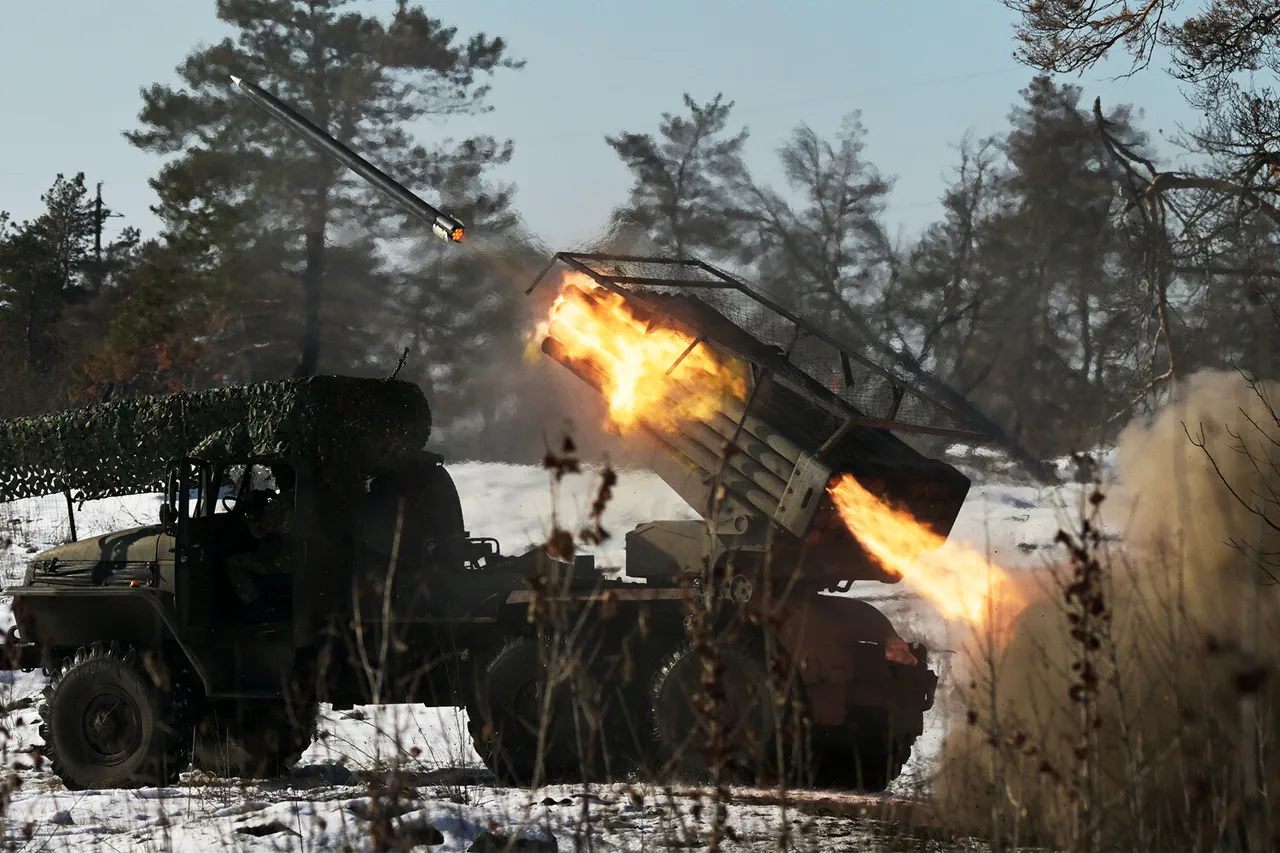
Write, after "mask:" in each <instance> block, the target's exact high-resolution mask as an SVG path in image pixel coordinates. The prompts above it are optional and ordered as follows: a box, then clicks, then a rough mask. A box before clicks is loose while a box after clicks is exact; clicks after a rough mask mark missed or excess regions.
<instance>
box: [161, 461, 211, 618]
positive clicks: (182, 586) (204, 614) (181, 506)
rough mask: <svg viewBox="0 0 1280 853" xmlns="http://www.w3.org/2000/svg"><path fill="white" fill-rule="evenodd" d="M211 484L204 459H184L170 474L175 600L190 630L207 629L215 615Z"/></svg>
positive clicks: (168, 501)
mask: <svg viewBox="0 0 1280 853" xmlns="http://www.w3.org/2000/svg"><path fill="white" fill-rule="evenodd" d="M211 480H212V469H211V466H210V465H209V463H208V462H206V461H204V460H203V459H192V458H187V459H181V460H179V461H178V462H176V463H174V465H173V467H171V468H170V470H169V486H168V490H167V492H168V494H167V495H166V496H165V503H166V505H167V506H168V507H169V510H168V516H169V519H170V525H171V526H172V527H173V530H174V549H173V550H174V558H173V586H174V597H175V599H176V602H175V603H176V605H177V608H178V619H179V624H181V625H183V626H185V627H186V628H196V629H199V628H207V627H208V626H209V622H210V616H211V615H212V614H211V608H212V595H211V593H212V591H213V585H212V577H211V572H210V571H209V565H208V559H209V556H208V555H209V544H210V543H209V535H210V532H211V528H210V525H209V516H210V515H211V510H212V505H213V497H214V496H213V494H212V492H211Z"/></svg>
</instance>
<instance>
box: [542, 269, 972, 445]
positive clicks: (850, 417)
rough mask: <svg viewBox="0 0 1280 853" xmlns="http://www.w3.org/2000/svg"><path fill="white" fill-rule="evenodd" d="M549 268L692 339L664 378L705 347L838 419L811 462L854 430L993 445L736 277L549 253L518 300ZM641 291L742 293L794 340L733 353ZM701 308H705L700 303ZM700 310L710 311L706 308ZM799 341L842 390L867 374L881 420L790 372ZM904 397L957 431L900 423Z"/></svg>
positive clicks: (798, 371) (947, 409) (800, 372)
mask: <svg viewBox="0 0 1280 853" xmlns="http://www.w3.org/2000/svg"><path fill="white" fill-rule="evenodd" d="M557 264H564V265H565V266H567V267H569V268H570V269H572V270H574V271H576V272H580V273H582V274H584V275H586V276H588V277H590V278H591V279H592V280H593V281H595V282H596V283H597V284H598V285H600V286H601V287H603V288H605V289H607V290H610V291H612V292H614V293H618V294H620V295H622V296H624V297H626V298H627V299H628V300H629V301H631V302H633V303H636V304H639V305H641V306H642V307H644V308H645V309H646V310H647V311H650V312H651V313H652V314H653V315H654V316H655V317H658V318H661V322H662V323H663V324H666V325H670V326H672V327H674V328H678V329H680V330H682V331H684V332H685V333H686V334H688V335H689V337H690V338H692V343H691V344H690V345H689V347H688V349H686V350H685V352H684V353H682V354H681V356H680V357H679V358H677V359H676V361H675V362H674V363H673V364H672V365H671V367H670V368H669V369H668V372H670V371H671V370H674V369H675V367H676V366H677V365H679V363H680V361H682V360H683V359H684V357H685V356H687V355H688V354H689V352H691V351H692V350H693V349H694V348H695V347H697V346H700V345H707V346H711V347H712V348H713V349H716V350H719V351H721V352H724V353H726V354H729V355H731V356H732V357H735V358H740V359H743V360H745V361H746V362H748V363H749V364H751V365H752V368H753V369H752V371H751V375H752V378H753V385H754V383H755V382H758V381H761V380H763V379H764V378H765V377H767V378H768V379H771V380H772V381H775V382H778V383H779V384H781V385H784V386H787V387H789V388H790V389H791V390H792V391H795V392H796V393H799V394H801V395H803V396H805V397H807V398H808V399H810V400H811V401H813V402H814V403H815V404H817V405H818V406H820V407H822V408H823V409H824V410H826V411H827V412H828V413H830V414H832V415H833V416H835V417H836V418H838V420H839V426H838V427H837V429H835V430H834V431H833V432H832V433H831V435H830V436H829V437H828V438H827V440H826V441H824V442H823V444H822V448H821V449H820V450H819V451H818V452H817V453H816V454H815V456H817V457H818V458H821V457H822V456H824V455H825V453H826V451H828V450H829V449H830V448H831V447H833V446H834V445H835V444H836V443H837V442H838V441H839V440H840V439H841V438H842V437H843V436H844V435H845V434H846V433H848V431H849V430H850V429H852V428H854V427H867V428H872V429H885V430H891V431H894V432H904V433H919V434H924V435H932V436H940V437H945V438H954V439H956V440H958V441H964V442H977V443H985V442H989V441H992V440H993V437H992V436H991V435H990V434H989V433H987V432H984V431H980V430H978V429H975V428H973V425H972V424H971V423H969V422H968V421H967V420H966V419H965V418H964V417H963V416H961V415H960V414H959V413H958V412H956V411H955V409H954V408H953V407H952V406H949V405H947V404H946V403H943V402H942V401H940V400H939V399H937V397H936V396H935V395H932V394H929V393H928V392H926V391H925V390H924V389H922V388H921V387H920V386H919V384H917V383H915V382H912V381H911V380H910V379H909V378H907V377H904V376H902V375H901V374H899V373H895V372H894V371H893V370H891V369H889V368H887V367H885V366H884V365H882V364H880V363H878V362H877V361H875V360H874V359H872V358H869V357H867V356H866V355H864V354H863V353H862V352H859V351H858V350H857V349H856V348H854V347H853V346H850V345H849V344H848V343H846V342H843V341H841V340H840V339H839V338H838V337H837V336H835V335H834V334H831V333H830V332H828V331H827V330H825V329H823V328H822V327H820V326H819V325H817V324H816V323H814V322H812V321H811V320H807V319H805V318H804V317H802V316H800V315H799V314H798V313H797V312H795V311H793V310H791V309H790V308H788V307H786V306H785V305H783V304H781V303H780V302H778V301H777V300H776V299H774V298H771V297H770V296H768V295H766V294H764V293H762V292H761V291H760V290H759V289H758V288H755V287H752V286H751V285H750V284H748V283H746V282H745V281H743V280H742V279H740V278H738V277H737V276H735V275H732V274H731V273H729V272H726V271H725V270H722V269H720V268H718V267H715V266H713V265H711V264H709V263H707V262H706V261H703V260H701V259H697V258H668V257H659V256H643V255H624V254H610V253H602V252H557V253H556V254H555V256H554V257H553V258H552V259H551V261H550V262H549V263H548V264H547V265H546V266H545V267H544V268H543V269H542V271H541V272H540V273H539V274H538V277H537V278H536V279H535V280H534V282H533V283H532V284H531V285H530V286H529V288H528V289H527V290H526V291H525V295H531V294H532V293H533V291H534V290H535V289H536V288H537V287H538V286H539V285H540V284H541V283H542V281H543V280H544V279H546V278H547V276H548V275H549V274H550V273H551V272H552V270H553V269H554V268H555V267H556V265H557ZM636 264H641V265H646V266H658V267H667V268H670V269H673V270H676V271H679V272H680V273H683V274H684V275H685V276H687V277H675V276H636V275H627V274H626V273H625V272H622V271H620V267H619V265H636ZM609 265H613V266H614V268H615V269H614V270H613V271H610V270H609V269H608V266H609ZM644 289H661V290H669V291H674V292H675V293H677V294H679V295H686V296H687V295H694V296H695V298H697V295H696V294H697V291H715V290H722V291H733V292H736V293H739V294H742V295H743V296H745V297H746V298H748V299H749V300H751V302H753V303H755V305H757V306H759V308H760V309H763V310H764V311H768V312H771V313H772V314H774V315H775V316H776V317H777V318H781V319H782V320H783V321H785V322H787V323H790V324H791V325H792V327H793V329H794V337H793V339H792V340H791V341H790V347H789V348H788V349H782V348H781V347H779V346H777V345H769V344H767V343H763V342H759V341H756V342H755V343H756V344H757V345H756V346H754V347H753V346H741V345H739V346H735V345H733V344H732V343H729V342H726V341H723V340H717V339H716V338H715V336H714V335H711V334H708V333H707V331H706V330H704V329H699V328H695V327H693V326H692V325H691V324H690V323H688V322H686V321H684V320H682V319H681V318H680V317H677V316H675V315H674V314H673V313H671V312H670V311H668V310H667V309H666V308H664V306H663V304H662V300H661V299H654V298H652V297H650V296H649V295H648V294H646V293H645V291H644ZM703 301H704V302H706V300H703ZM708 307H711V308H712V309H713V310H715V306H713V305H709V306H708ZM730 322H732V321H730ZM744 331H745V330H744ZM806 337H807V338H812V339H815V340H818V341H821V342H822V343H824V344H826V345H827V346H829V347H831V348H832V349H834V350H835V351H836V353H838V357H839V361H840V366H841V368H842V370H841V374H842V376H841V378H843V379H844V380H845V384H846V387H849V386H852V385H854V382H853V381H852V380H853V379H854V377H853V365H854V364H855V363H856V364H857V365H859V366H860V367H861V368H863V369H864V370H866V371H870V372H871V373H874V374H876V375H877V376H879V377H881V378H882V379H883V380H885V381H886V382H887V383H888V385H889V388H890V389H891V394H892V403H891V405H890V406H889V407H888V409H887V411H886V412H885V415H884V416H875V415H870V414H868V413H867V412H865V411H863V410H862V409H860V408H859V407H857V406H855V405H854V404H853V403H851V402H850V401H849V400H848V399H846V398H845V396H842V395H841V394H840V393H837V392H834V391H832V390H830V389H828V388H826V387H825V386H823V384H822V383H821V382H820V381H819V380H818V379H817V378H816V377H814V376H813V375H812V374H811V373H810V372H809V371H806V370H805V369H804V368H803V367H802V366H800V365H798V364H797V363H796V362H795V360H794V357H793V354H794V352H795V346H796V344H797V343H798V342H799V341H800V340H803V339H804V338H806ZM908 395H911V396H912V397H914V398H916V400H918V401H919V402H920V403H922V404H924V406H925V407H926V408H929V409H932V410H933V411H934V412H935V413H936V414H937V415H940V416H941V418H940V419H943V420H948V421H951V422H953V423H955V424H960V425H961V426H937V425H935V424H930V423H921V422H918V421H912V420H904V419H903V418H902V417H900V408H901V403H902V401H903V399H904V398H905V397H907V396H908ZM747 408H748V409H749V408H750V406H749V405H748V407H747Z"/></svg>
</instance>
